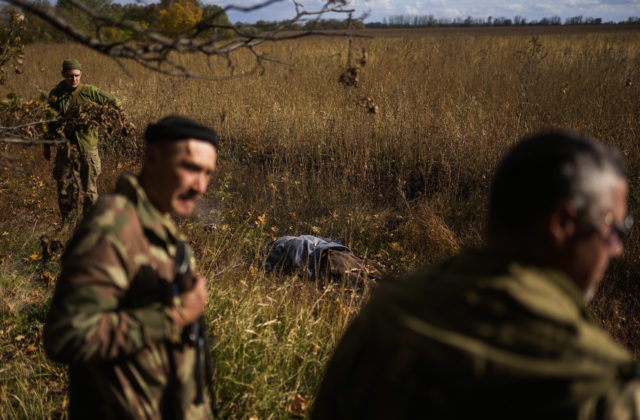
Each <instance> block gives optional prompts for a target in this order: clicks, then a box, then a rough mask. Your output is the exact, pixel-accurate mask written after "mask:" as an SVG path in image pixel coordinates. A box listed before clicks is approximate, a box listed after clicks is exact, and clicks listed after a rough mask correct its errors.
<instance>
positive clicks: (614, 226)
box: [584, 211, 633, 248]
mask: <svg viewBox="0 0 640 420" xmlns="http://www.w3.org/2000/svg"><path fill="white" fill-rule="evenodd" d="M584 220H587V221H589V222H590V223H591V224H592V226H593V228H594V230H595V231H596V232H598V234H599V235H600V237H601V238H602V240H603V241H604V242H605V243H606V244H607V246H608V247H610V248H611V247H613V246H614V245H616V244H620V243H622V241H623V240H624V238H626V237H627V235H628V234H629V232H630V231H631V228H632V227H633V216H632V215H630V214H628V215H627V216H626V217H625V218H624V220H622V222H616V220H615V217H614V216H613V213H612V212H611V211H608V212H606V213H605V215H604V217H603V218H598V219H594V218H593V217H586V218H585V219H584ZM594 222H595V223H598V222H600V223H602V224H604V226H606V227H608V228H609V232H608V233H604V232H602V230H601V229H599V228H598V226H597V225H595V224H594Z"/></svg>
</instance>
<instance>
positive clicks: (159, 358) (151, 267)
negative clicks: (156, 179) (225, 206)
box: [44, 175, 208, 419]
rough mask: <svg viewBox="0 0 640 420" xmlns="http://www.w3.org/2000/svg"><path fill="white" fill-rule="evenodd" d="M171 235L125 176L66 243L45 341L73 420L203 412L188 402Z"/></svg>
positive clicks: (189, 364)
mask: <svg viewBox="0 0 640 420" xmlns="http://www.w3.org/2000/svg"><path fill="white" fill-rule="evenodd" d="M179 240H182V236H181V235H180V234H179V233H178V231H177V229H176V226H175V225H174V223H173V222H172V220H171V219H170V217H169V216H168V215H162V214H160V213H159V212H158V210H157V209H156V208H155V207H154V206H153V205H152V204H151V203H150V202H149V200H148V199H147V196H146V194H145V192H144V190H143V189H142V187H141V186H140V185H139V183H138V181H137V178H136V177H134V176H133V175H124V176H122V177H121V178H120V180H119V181H118V185H117V188H116V192H115V193H114V194H111V195H106V196H103V197H101V198H100V200H99V201H98V202H97V203H96V206H95V208H94V210H93V211H92V213H91V214H90V215H89V216H88V217H87V218H86V219H85V220H84V221H83V222H82V223H81V225H80V226H79V228H78V230H77V231H76V233H75V235H74V237H73V238H72V239H71V241H70V242H69V245H68V247H67V250H66V251H65V255H64V256H63V260H62V272H61V275H60V278H59V280H58V283H57V285H56V291H55V294H54V297H53V301H52V303H51V308H50V312H49V316H48V320H47V323H46V325H45V329H44V344H45V349H46V351H47V354H48V356H49V357H50V358H52V359H54V360H57V361H60V362H63V363H66V364H69V373H70V390H69V394H70V408H69V409H70V414H71V417H72V418H74V417H76V418H117V419H119V418H136V419H161V418H175V417H180V415H177V416H176V414H175V413H176V412H177V413H179V414H182V415H183V417H184V418H188V419H199V418H207V417H208V414H207V411H206V408H205V404H200V405H199V406H195V405H194V404H192V403H191V402H192V401H193V400H194V398H195V386H196V385H195V377H194V367H195V350H194V349H193V348H192V347H189V346H187V345H182V344H181V343H180V337H179V332H178V328H177V326H176V325H175V324H174V323H173V321H172V318H171V315H170V310H169V306H170V302H171V299H172V295H173V287H172V281H173V277H174V261H173V255H174V254H175V249H176V243H177V242H178V241H179ZM191 262H192V265H193V258H191ZM175 410H177V411H175Z"/></svg>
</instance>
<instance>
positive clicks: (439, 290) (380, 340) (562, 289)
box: [311, 251, 640, 419]
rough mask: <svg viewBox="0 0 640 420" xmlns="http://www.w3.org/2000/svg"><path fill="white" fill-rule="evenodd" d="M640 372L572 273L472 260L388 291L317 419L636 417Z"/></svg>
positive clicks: (348, 336)
mask: <svg viewBox="0 0 640 420" xmlns="http://www.w3.org/2000/svg"><path fill="white" fill-rule="evenodd" d="M636 374H637V365H636V363H634V362H633V361H632V358H631V356H630V354H629V353H628V352H627V351H626V350H624V349H623V348H621V347H619V346H618V345H617V344H616V343H614V342H613V341H612V340H611V339H610V338H609V337H608V336H607V335H606V334H605V333H604V331H602V330H601V329H600V327H599V326H598V325H597V324H596V323H595V322H594V321H593V319H592V317H591V316H590V314H589V311H588V309H587V308H586V307H585V305H584V303H583V298H582V296H581V293H580V291H579V290H578V288H577V287H576V286H575V285H574V284H573V283H572V282H571V281H570V279H569V278H567V277H566V276H565V275H564V274H562V273H560V272H558V271H555V270H552V269H547V268H543V267H536V266H530V265H525V264H521V263H518V262H517V261H512V260H509V259H505V258H503V257H501V256H498V255H494V254H491V253H489V252H486V251H466V252H463V253H462V254H461V255H458V256H456V257H454V258H452V259H450V260H448V261H446V262H444V263H442V264H440V265H438V266H436V267H434V268H432V269H425V270H422V271H418V272H416V273H413V274H411V275H408V276H405V277H403V278H400V279H395V280H394V279H387V280H386V281H383V282H382V283H381V284H380V285H379V287H378V289H377V290H376V291H375V293H374V295H373V296H372V298H371V300H370V301H369V303H368V304H367V305H366V306H365V307H364V308H363V309H362V311H361V313H360V315H359V316H358V317H357V318H356V320H355V321H354V322H353V323H352V325H351V326H350V327H349V328H348V330H347V332H346V333H345V335H344V337H343V338H342V340H341V342H340V343H339V345H338V347H337V349H336V352H335V354H334V356H333V359H332V360H331V362H330V363H329V365H328V368H327V371H326V374H325V377H324V381H323V383H322V385H321V387H320V391H319V393H318V396H317V399H316V403H315V405H314V408H313V413H312V416H311V417H312V418H313V419H347V418H361V419H377V418H380V419H382V418H387V419H388V418H394V419H403V418H404V419H408V418H412V419H413V418H429V419H469V418H490V419H598V418H602V419H604V418H610V419H637V418H640V412H639V410H640V405H639V403H640V386H639V382H638V379H637V377H636Z"/></svg>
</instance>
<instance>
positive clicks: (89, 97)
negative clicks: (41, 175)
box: [44, 59, 120, 221]
mask: <svg viewBox="0 0 640 420" xmlns="http://www.w3.org/2000/svg"><path fill="white" fill-rule="evenodd" d="M62 77H63V78H64V80H63V81H61V82H60V83H58V85H57V86H56V87H55V88H53V89H52V90H51V92H50V93H49V106H50V107H51V109H52V110H53V111H54V112H55V113H56V114H58V115H64V114H66V113H67V112H69V111H70V110H71V109H73V108H75V107H79V106H80V105H83V104H85V103H97V104H104V103H106V102H108V101H115V102H116V103H117V104H118V105H120V102H119V101H118V100H117V99H116V98H114V97H113V96H111V95H110V94H108V93H106V92H104V91H102V90H100V89H98V88H97V87H95V86H92V85H86V84H82V83H80V79H81V78H82V66H81V65H80V63H79V62H78V60H75V59H69V60H65V61H64V62H63V63H62ZM69 136H70V138H69V139H68V140H69V142H68V143H67V144H66V145H64V146H61V147H59V148H58V151H57V153H56V160H55V167H54V170H53V177H54V178H55V180H56V182H57V184H58V206H59V208H60V214H61V216H62V220H63V221H68V220H72V219H74V218H75V217H77V216H80V215H82V214H83V213H85V214H86V212H87V211H88V210H90V209H91V207H92V206H93V204H94V203H95V202H96V200H97V199H98V187H97V184H96V183H97V180H98V176H100V172H101V166H100V156H99V154H98V147H97V145H98V133H97V132H96V131H95V130H89V131H76V132H74V133H71V134H70V135H69ZM44 155H45V158H46V159H47V160H49V159H50V158H51V151H50V149H49V146H45V149H44Z"/></svg>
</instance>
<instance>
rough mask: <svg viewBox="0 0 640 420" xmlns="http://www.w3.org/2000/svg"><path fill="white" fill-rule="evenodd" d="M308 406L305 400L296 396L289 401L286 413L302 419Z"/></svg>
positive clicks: (298, 395) (300, 396)
mask: <svg viewBox="0 0 640 420" xmlns="http://www.w3.org/2000/svg"><path fill="white" fill-rule="evenodd" d="M307 408H308V404H307V400H306V399H305V398H304V397H303V396H302V395H300V394H296V396H295V397H294V398H293V399H292V400H291V403H290V404H289V407H288V408H287V411H288V412H289V414H291V415H292V416H294V417H300V418H302V417H304V413H305V411H307Z"/></svg>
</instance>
